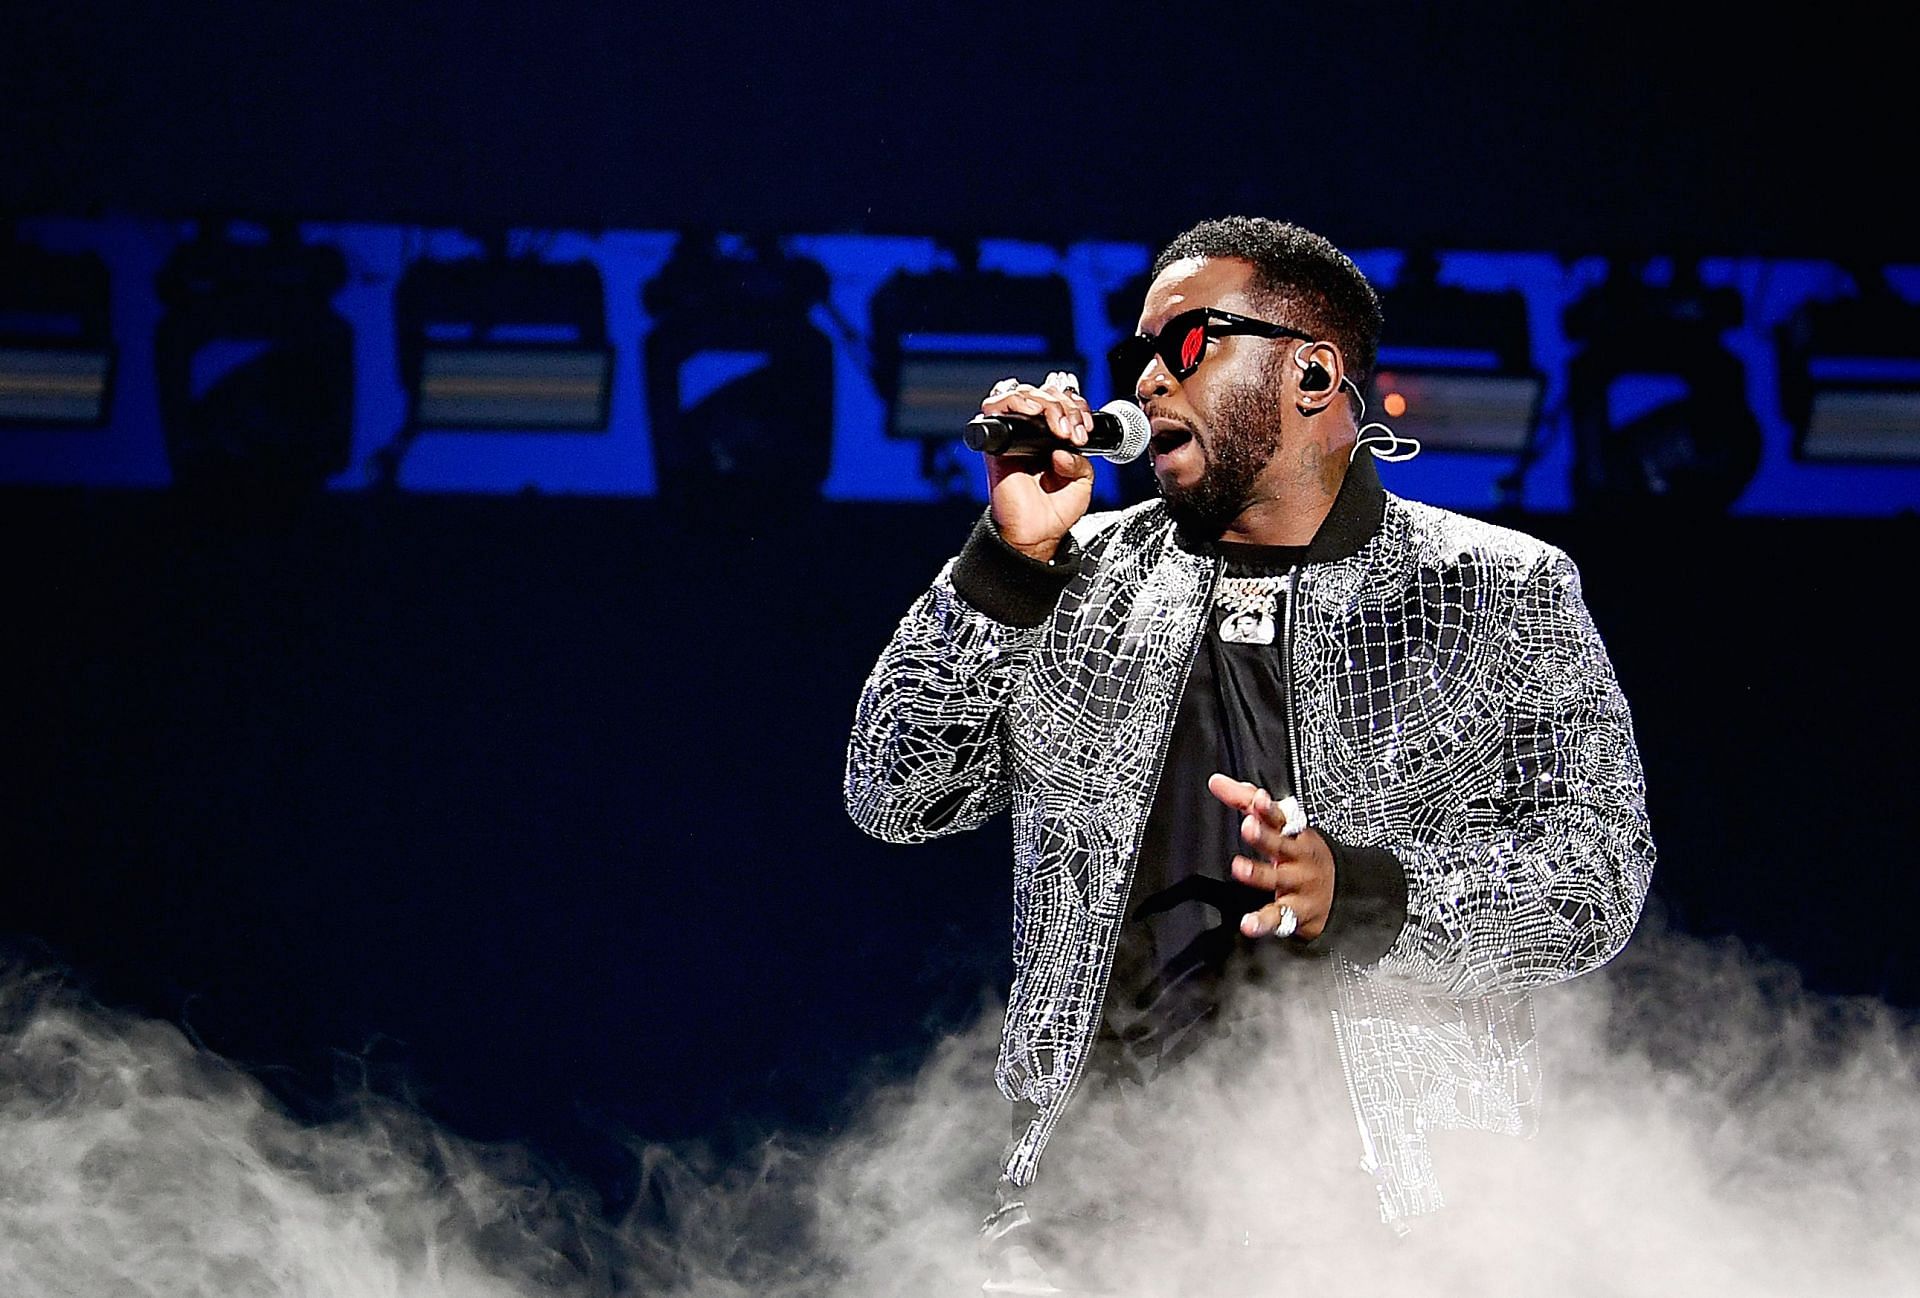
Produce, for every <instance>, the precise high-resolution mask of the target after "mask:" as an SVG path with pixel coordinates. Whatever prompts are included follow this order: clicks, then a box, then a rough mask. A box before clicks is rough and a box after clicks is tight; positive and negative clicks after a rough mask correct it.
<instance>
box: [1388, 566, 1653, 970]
mask: <svg viewBox="0 0 1920 1298" xmlns="http://www.w3.org/2000/svg"><path fill="white" fill-rule="evenodd" d="M1513 584H1514V585H1515V587H1516V588H1517V593H1516V594H1515V596H1514V597H1513V599H1512V602H1511V606H1510V612H1509V614H1508V616H1507V619H1506V624H1505V626H1504V628H1503V631H1504V634H1503V636H1502V637H1501V641H1502V642H1501V643H1500V644H1499V645H1498V650H1499V652H1498V653H1497V654H1491V655H1486V664H1487V675H1485V676H1484V678H1483V679H1484V680H1485V685H1484V687H1483V688H1482V689H1481V690H1480V691H1478V693H1479V695H1480V697H1479V698H1478V699H1475V700H1469V701H1467V703H1466V706H1467V708H1468V709H1472V708H1475V707H1489V708H1490V707H1491V706H1492V704H1493V701H1494V700H1498V702H1499V706H1500V715H1501V719H1502V726H1501V731H1502V739H1503V742H1502V745H1501V748H1500V751H1499V752H1498V754H1497V756H1496V757H1495V759H1494V762H1497V765H1495V764H1494V762H1490V763H1488V766H1487V770H1488V772H1489V774H1488V775H1487V777H1486V778H1484V779H1483V781H1482V783H1481V785H1480V787H1479V788H1477V789H1474V790H1472V791H1471V793H1470V795H1469V796H1467V797H1464V798H1456V799H1453V800H1446V799H1433V800H1429V801H1426V802H1424V803H1420V802H1415V803H1412V804H1409V805H1408V806H1407V808H1406V811H1407V814H1406V816H1405V818H1404V819H1403V821H1402V823H1401V825H1399V826H1397V827H1395V828H1396V829H1397V831H1398V832H1392V831H1389V832H1388V833H1387V834H1386V835H1385V836H1384V841H1383V840H1382V839H1380V838H1373V837H1371V836H1369V837H1368V839H1363V841H1374V842H1378V843H1380V845H1382V846H1385V847H1387V848H1388V849H1390V850H1391V851H1392V852H1393V854H1394V855H1395V856H1396V857H1397V858H1398V859H1399V860H1400V862H1401V863H1402V865H1403V866H1404V867H1405V869H1406V873H1407V885H1408V901H1407V915H1408V919H1407V925H1406V927H1405V929H1403V931H1402V933H1401V936H1400V938H1399V939H1398V940H1397V941H1396V942H1395V943H1394V945H1393V946H1392V948H1391V949H1390V950H1389V951H1388V952H1387V954H1386V956H1385V957H1384V958H1383V959H1382V960H1380V961H1379V963H1378V964H1376V965H1374V966H1373V967H1372V968H1371V970H1370V972H1371V973H1373V974H1374V975H1375V976H1376V977H1384V978H1389V979H1410V980H1413V981H1415V982H1418V983H1422V984H1427V985H1437V986H1439V987H1441V988H1444V989H1445V991H1446V992H1447V993H1449V994H1451V995H1455V996H1472V995H1476V994H1481V993H1484V992H1488V991H1494V990H1517V989H1521V988H1527V987H1534V986H1539V985H1542V984H1546V983H1551V982H1556V981H1559V980H1562V979H1565V978H1571V977H1574V976H1577V975H1579V974H1582V973H1585V972H1588V971H1590V970H1592V969H1594V968H1597V967H1598V966H1600V965H1602V964H1604V963H1605V962H1606V961H1607V960H1609V959H1611V958H1612V957H1613V955H1614V954H1615V953H1616V952H1618V951H1619V949H1620V948H1621V947H1622V946H1623V945H1625V943H1626V941H1627V939H1628V937H1629V936H1630V935H1631V933H1632V930H1633V926H1634V924H1635V922H1636V920H1637V919H1638V917H1639V913H1640V907H1641V903H1642V901H1643V900H1644V898H1645V895H1646V890H1647V886H1648V882H1649V879H1650V876H1651V872H1652V865H1653V844H1652V838H1651V835H1650V834H1649V833H1648V829H1647V818H1646V812H1645V786H1644V782H1643V779H1642V775H1641V769H1640V761H1639V756H1638V753H1637V751H1636V748H1635V744H1634V739H1633V730H1632V722H1631V718H1630V716H1629V715H1628V710H1627V704H1626V700H1625V698H1624V697H1623V696H1622V694H1621V691H1620V687H1619V684H1618V682H1617V680H1616V678H1615V675H1614V671H1613V667H1612V664H1611V662H1610V661H1609V659H1608V657H1607V653H1606V650H1605V648H1604V646H1603V644H1602V642H1601V638H1600V634H1599V632H1598V631H1597V630H1596V629H1595V627H1594V625H1593V619H1592V617H1591V615H1590V614H1589V613H1588V611H1587V607H1586V603H1585V600H1584V599H1583V598H1582V595H1581V589H1580V577H1579V573H1578V571H1577V570H1576V568H1575V567H1574V564H1573V562H1572V560H1570V559H1569V558H1568V557H1567V556H1566V555H1565V554H1564V553H1562V552H1561V551H1559V550H1557V549H1555V548H1553V547H1551V546H1544V545H1543V546H1541V547H1540V550H1539V554H1538V558H1537V561H1535V562H1534V563H1532V564H1531V566H1530V568H1529V569H1528V570H1527V571H1526V573H1525V575H1524V576H1522V577H1520V578H1519V579H1518V580H1517V581H1516V582H1514V583H1513ZM1435 643H1436V644H1439V645H1440V646H1441V648H1440V650H1439V652H1440V653H1441V654H1444V653H1445V652H1446V638H1445V637H1444V636H1438V637H1435ZM1445 674H1446V673H1439V675H1445ZM1452 675H1453V676H1454V678H1455V679H1458V678H1459V676H1460V675H1461V673H1458V672H1455V673H1452ZM1435 715H1436V716H1438V717H1439V718H1442V719H1441V720H1440V721H1439V723H1438V725H1439V732H1438V733H1439V737H1441V738H1442V739H1444V738H1446V737H1447V736H1446V734H1445V728H1446V725H1447V722H1446V720H1445V719H1444V718H1445V717H1446V715H1447V714H1446V713H1445V712H1444V711H1436V714H1435ZM1471 729H1472V727H1471V726H1470V725H1468V724H1463V725H1461V726H1460V727H1459V732H1460V733H1469V732H1471ZM1434 733H1435V732H1434V731H1433V730H1432V729H1429V731H1428V734H1429V735H1433V734H1434ZM1386 753H1387V756H1388V758H1389V759H1391V758H1392V757H1394V756H1395V754H1394V752H1393V750H1392V749H1391V748H1388V749H1387V750H1386ZM1490 756H1491V755H1490ZM1412 765H1413V763H1412V762H1411V761H1409V760H1408V759H1407V757H1406V756H1404V755H1403V756H1402V760H1401V761H1400V762H1399V763H1398V769H1397V770H1396V772H1395V776H1394V778H1396V779H1398V780H1401V781H1403V782H1411V783H1415V784H1417V783H1418V782H1419V776H1418V774H1417V772H1415V771H1414V770H1412V769H1410V768H1411V767H1412ZM1458 765H1459V764H1456V774H1457V773H1458Z"/></svg>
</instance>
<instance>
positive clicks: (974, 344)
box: [870, 245, 1084, 495]
mask: <svg viewBox="0 0 1920 1298" xmlns="http://www.w3.org/2000/svg"><path fill="white" fill-rule="evenodd" d="M950 251H951V253H952V255H953V258H954V262H955V264H954V265H953V266H952V267H950V268H947V269H942V270H936V271H933V272H931V273H928V274H907V273H902V274H898V275H895V276H894V277H893V278H891V279H889V280H888V281H887V282H886V283H885V284H883V285H881V286H880V289H879V291H878V292H876V293H875V294H874V296H873V303H872V308H871V311H872V317H871V318H872V327H871V335H870V336H871V337H872V339H873V367H874V382H875V385H876V386H877V387H878V388H879V390H880V395H881V396H882V398H883V399H885V401H886V403H887V429H886V431H887V436H889V437H893V438H898V439H901V440H904V441H912V442H918V443H919V444H920V471H921V474H922V475H923V476H924V477H925V478H926V479H927V480H928V481H929V482H932V483H933V484H934V485H935V486H936V487H938V488H939V489H940V490H941V491H942V492H943V493H944V494H948V495H960V494H964V492H965V491H966V490H967V489H968V486H969V484H970V483H972V482H973V481H975V479H976V477H977V474H978V468H977V463H978V460H977V457H975V456H974V455H972V454H971V453H970V452H966V451H965V450H964V448H963V447H962V445H961V443H960V440H959V438H960V434H961V431H962V429H964V428H965V426H966V422H967V421H968V420H969V419H971V418H973V416H975V415H977V414H979V413H980V399H981V398H982V397H983V396H985V395H986V392H987V390H988V389H989V388H991V387H992V386H993V385H994V383H996V382H997V381H999V380H1000V379H1003V378H1007V377H1009V376H1013V377H1018V378H1020V379H1022V380H1023V381H1025V382H1029V383H1040V382H1042V381H1044V379H1045V378H1046V375H1047V374H1048V372H1049V371H1052V370H1068V371H1071V372H1073V373H1076V374H1078V373H1083V372H1084V365H1083V362H1082V361H1081V358H1080V356H1079V354H1078V352H1077V351H1076V349H1075V347H1074V334H1073V296H1072V291H1071V290H1070V289H1069V288H1068V286H1067V282H1066V281H1065V280H1064V279H1062V278H1060V277H1059V276H1057V275H1009V274H1005V273H1003V272H1000V271H988V270H981V269H980V267H979V261H978V249H977V248H976V247H974V246H972V245H960V246H957V247H955V248H953V249H951V250H950Z"/></svg>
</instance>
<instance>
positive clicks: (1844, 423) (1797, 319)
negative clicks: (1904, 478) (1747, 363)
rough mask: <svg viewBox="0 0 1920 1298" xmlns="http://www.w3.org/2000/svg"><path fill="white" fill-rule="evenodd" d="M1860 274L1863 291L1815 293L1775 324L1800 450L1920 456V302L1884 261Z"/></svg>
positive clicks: (1786, 404)
mask: <svg viewBox="0 0 1920 1298" xmlns="http://www.w3.org/2000/svg"><path fill="white" fill-rule="evenodd" d="M1852 278H1853V280H1854V283H1855V284H1856V286H1857V287H1858V293H1857V294H1856V295H1855V296H1852V297H1846V298H1842V299H1839V300H1837V301H1830V302H1810V303H1808V304H1806V305H1805V306H1803V307H1801V309H1800V310H1798V311H1797V312H1795V313H1794V315H1793V316H1792V317H1791V318H1790V319H1788V320H1787V322H1786V323H1785V324H1783V325H1781V326H1780V328H1779V329H1778V330H1777V331H1776V333H1775V345H1776V348H1777V354H1778V356H1779V373H1780V407H1781V410H1782V411H1783V412H1784V413H1785V415H1786V417H1787V421H1788V423H1790V424H1791V425H1792V426H1793V432H1794V439H1793V447H1794V454H1795V455H1797V456H1798V457H1799V458H1801V459H1803V460H1812V461H1867V462H1875V463H1889V462H1891V463H1906V464H1912V463H1920V306H1915V305H1914V304H1913V303H1911V302H1908V301H1906V300H1905V299H1903V298H1901V297H1899V296H1898V295H1896V294H1895V293H1894V292H1893V289H1892V287H1891V286H1890V285H1889V284H1888V283H1887V281H1886V276H1885V275H1884V273H1883V272H1882V271H1881V270H1880V269H1879V268H1877V267H1870V266H1863V267H1859V268H1856V269H1855V270H1854V272H1853V276H1852Z"/></svg>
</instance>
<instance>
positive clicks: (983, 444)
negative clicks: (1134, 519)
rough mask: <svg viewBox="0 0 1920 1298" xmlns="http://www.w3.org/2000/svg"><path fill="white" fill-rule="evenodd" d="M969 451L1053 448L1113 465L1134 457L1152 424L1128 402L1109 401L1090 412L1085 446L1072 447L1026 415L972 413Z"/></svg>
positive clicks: (1032, 452)
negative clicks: (1090, 419)
mask: <svg viewBox="0 0 1920 1298" xmlns="http://www.w3.org/2000/svg"><path fill="white" fill-rule="evenodd" d="M964 436H965V439H966V443H967V447H968V449H969V450H975V451H979V452H980V453H981V454H983V455H1026V456H1047V455H1051V454H1053V453H1054V452H1055V451H1072V452H1073V453H1074V454H1076V455H1098V456H1102V457H1104V458H1106V459H1109V460H1112V461H1113V462H1114V463H1116V464H1122V463H1125V462H1126V461H1128V460H1131V459H1134V458H1135V457H1136V456H1138V455H1139V454H1140V452H1142V451H1144V450H1146V449H1147V443H1148V442H1150V441H1152V440H1153V425H1152V424H1150V423H1149V422H1147V416H1146V413H1145V412H1144V411H1142V410H1141V409H1140V407H1139V406H1136V405H1134V404H1133V403H1132V402H1131V401H1109V402H1108V403H1107V404H1106V405H1104V406H1102V407H1100V409H1098V410H1096V411H1094V412H1093V431H1091V432H1089V433H1088V434H1087V444H1086V445H1085V446H1075V445H1074V444H1073V443H1072V442H1069V441H1066V440H1064V439H1063V438H1061V437H1059V436H1058V435H1057V434H1055V433H1054V431H1053V430H1052V429H1051V428H1049V427H1047V421H1046V420H1044V419H1035V418H1029V417H1028V416H1026V415H975V416H974V417H973V418H972V419H970V420H968V421H967V427H966V431H965V433H964Z"/></svg>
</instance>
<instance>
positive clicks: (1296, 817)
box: [1279, 793, 1307, 838]
mask: <svg viewBox="0 0 1920 1298" xmlns="http://www.w3.org/2000/svg"><path fill="white" fill-rule="evenodd" d="M1279 811H1280V818H1281V820H1282V821H1284V822H1285V823H1284V824H1282V825H1281V826H1280V832H1281V833H1283V834H1285V835H1286V836H1287V837H1288V838H1292V837H1294V836H1295V835H1297V834H1301V833H1304V832H1305V830H1306V828H1307V809H1306V808H1305V807H1303V806H1301V805H1300V799H1298V798H1296V797H1294V796H1293V795H1292V794H1291V793H1289V794H1288V795H1287V796H1286V797H1284V798H1282V799H1280V803H1279Z"/></svg>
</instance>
